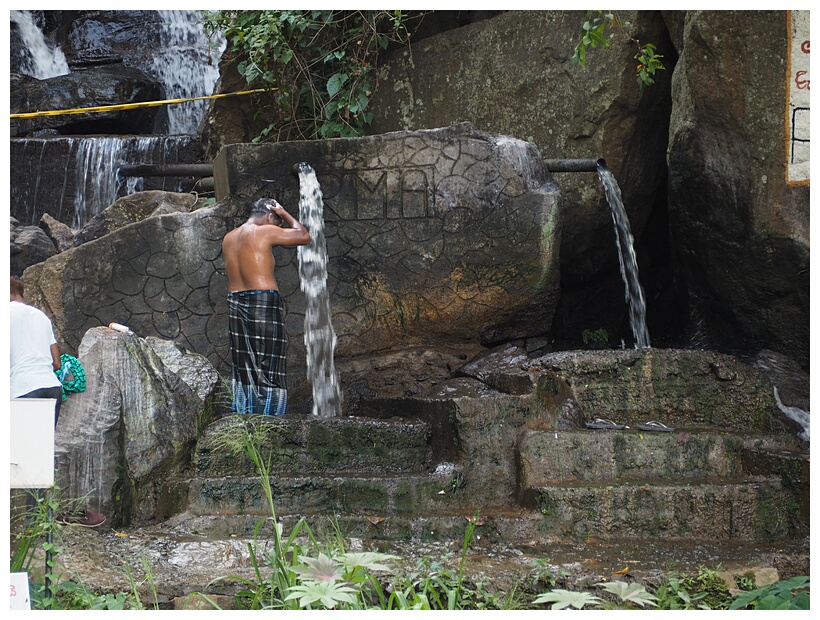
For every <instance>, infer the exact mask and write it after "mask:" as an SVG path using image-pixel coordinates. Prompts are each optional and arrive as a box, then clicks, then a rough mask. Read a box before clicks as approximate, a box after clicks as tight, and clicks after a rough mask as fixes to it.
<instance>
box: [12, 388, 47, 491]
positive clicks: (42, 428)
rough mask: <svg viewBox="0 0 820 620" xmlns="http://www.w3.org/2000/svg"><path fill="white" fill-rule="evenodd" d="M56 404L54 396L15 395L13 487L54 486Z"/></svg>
mask: <svg viewBox="0 0 820 620" xmlns="http://www.w3.org/2000/svg"><path fill="white" fill-rule="evenodd" d="M54 405H55V402H54V399H53V398H12V399H11V415H10V416H9V417H10V418H11V420H10V426H11V428H10V431H11V435H10V437H11V439H10V441H9V444H10V447H9V456H10V457H11V467H10V468H9V469H10V473H11V488H12V489H47V488H49V487H52V486H54Z"/></svg>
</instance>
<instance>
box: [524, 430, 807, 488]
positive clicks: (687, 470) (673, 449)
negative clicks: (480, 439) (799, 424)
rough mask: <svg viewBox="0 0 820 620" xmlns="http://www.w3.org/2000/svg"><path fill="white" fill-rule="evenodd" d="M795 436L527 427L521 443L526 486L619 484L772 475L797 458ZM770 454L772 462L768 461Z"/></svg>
mask: <svg viewBox="0 0 820 620" xmlns="http://www.w3.org/2000/svg"><path fill="white" fill-rule="evenodd" d="M800 448H801V446H800V445H799V444H798V442H797V440H796V439H795V438H794V437H791V436H788V435H782V434H780V435H772V434H754V435H752V434H733V433H726V432H719V431H694V430H693V431H692V432H691V433H690V432H688V431H686V430H684V429H676V430H675V431H674V432H645V431H639V430H632V429H631V430H620V431H612V430H580V431H554V430H550V431H532V430H531V431H524V432H523V433H522V434H521V436H520V438H519V442H518V454H519V462H520V465H519V467H520V476H521V486H522V488H524V489H528V488H535V487H540V486H544V485H547V484H550V483H553V482H559V481H560V482H572V481H581V482H592V481H597V482H615V481H629V480H647V481H651V480H670V479H676V480H688V481H694V480H697V479H704V478H736V477H741V476H744V475H747V474H749V473H752V472H751V471H750V468H751V467H753V465H752V462H757V463H758V465H757V466H756V467H754V473H755V474H764V475H765V474H771V473H773V471H774V470H775V469H776V465H775V462H780V461H782V459H784V458H795V457H796V456H798V455H799V454H800ZM752 453H755V454H757V455H761V454H767V455H769V456H768V458H769V459H771V461H772V462H770V463H768V464H764V462H763V461H762V459H761V457H760V456H755V458H753V459H752V458H749V457H750V455H751V454H752Z"/></svg>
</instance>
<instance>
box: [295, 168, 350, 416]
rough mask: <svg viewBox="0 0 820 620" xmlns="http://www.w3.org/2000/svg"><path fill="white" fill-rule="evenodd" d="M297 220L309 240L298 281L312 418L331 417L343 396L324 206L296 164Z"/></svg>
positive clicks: (308, 174)
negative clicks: (329, 286)
mask: <svg viewBox="0 0 820 620" xmlns="http://www.w3.org/2000/svg"><path fill="white" fill-rule="evenodd" d="M299 221H300V222H301V223H302V224H304V225H305V227H306V228H307V229H308V231H309V232H310V236H311V238H312V240H311V242H310V243H309V244H308V245H303V246H299V248H298V250H297V252H298V258H299V280H300V282H301V289H302V292H303V293H304V294H305V296H306V297H307V309H306V310H305V347H306V349H307V376H308V379H309V380H310V383H311V385H312V387H313V415H314V416H320V417H325V418H333V417H336V416H338V415H339V414H340V413H341V405H342V396H341V390H340V388H339V381H338V379H337V377H336V368H335V366H334V362H333V352H334V350H335V349H336V332H334V331H333V325H332V323H331V312H330V296H329V294H328V292H327V248H326V245H325V235H324V203H323V202H322V190H321V187H320V186H319V181H317V180H316V173H315V172H314V171H313V168H311V167H310V166H309V165H308V164H305V163H302V164H299Z"/></svg>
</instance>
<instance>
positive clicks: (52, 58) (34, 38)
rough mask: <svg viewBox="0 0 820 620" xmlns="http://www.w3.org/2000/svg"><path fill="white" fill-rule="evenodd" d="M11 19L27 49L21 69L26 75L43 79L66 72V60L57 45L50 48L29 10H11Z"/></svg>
mask: <svg viewBox="0 0 820 620" xmlns="http://www.w3.org/2000/svg"><path fill="white" fill-rule="evenodd" d="M11 21H13V22H14V23H15V24H17V28H18V30H19V31H20V39H21V40H22V41H23V44H24V47H25V49H26V51H27V62H25V63H24V64H23V65H22V67H21V71H22V72H23V73H25V74H26V75H30V76H32V77H35V78H37V79H38V80H45V79H47V78H50V77H55V76H58V75H65V74H66V73H68V62H66V59H65V55H63V51H62V50H61V49H60V48H59V47H54V48H52V47H51V46H50V45H49V44H48V43H47V42H46V39H45V37H44V36H43V33H42V31H41V30H40V29H39V28H38V27H37V25H36V24H35V23H34V18H33V17H32V16H31V11H12V12H11Z"/></svg>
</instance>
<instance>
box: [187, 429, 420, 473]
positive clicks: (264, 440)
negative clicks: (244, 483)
mask: <svg viewBox="0 0 820 620" xmlns="http://www.w3.org/2000/svg"><path fill="white" fill-rule="evenodd" d="M242 432H247V433H248V434H250V435H251V436H253V437H254V438H255V439H257V440H258V441H259V445H260V446H261V448H260V453H261V455H262V456H263V458H265V459H266V460H268V459H269V467H270V471H271V472H277V473H278V474H288V473H302V474H304V473H311V474H319V475H321V474H335V475H340V474H346V473H350V474H354V473H377V474H400V473H420V472H426V471H429V470H430V469H431V468H432V462H431V461H432V452H431V449H430V427H429V425H428V424H426V423H425V422H421V421H418V420H400V419H397V418H391V419H383V420H373V419H369V418H354V417H343V418H342V417H340V418H313V417H311V418H296V417H284V418H277V417H261V416H229V417H226V418H222V419H220V420H218V421H217V422H215V423H214V424H211V425H210V426H208V428H207V429H206V430H205V432H204V434H203V436H202V437H201V438H200V439H199V441H198V442H197V448H196V453H195V455H194V462H193V467H194V474H195V476H196V477H200V478H218V477H223V476H256V475H258V470H257V469H256V466H255V465H254V463H253V461H252V460H251V459H250V458H249V457H248V455H247V454H246V453H245V451H244V450H243V449H242V447H241V445H239V446H235V447H234V449H226V446H225V444H226V443H229V442H233V443H234V444H236V439H237V438H239V437H241V436H242Z"/></svg>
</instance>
